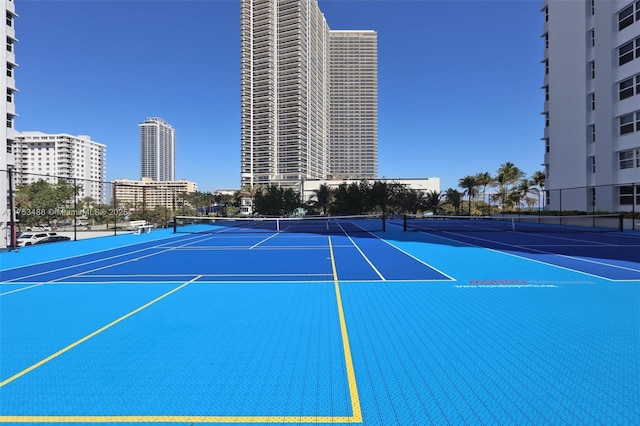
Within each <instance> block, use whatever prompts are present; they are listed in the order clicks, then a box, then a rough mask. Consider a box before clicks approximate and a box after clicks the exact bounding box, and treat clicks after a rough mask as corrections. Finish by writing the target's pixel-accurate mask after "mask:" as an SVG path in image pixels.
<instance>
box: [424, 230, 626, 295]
mask: <svg viewBox="0 0 640 426" xmlns="http://www.w3.org/2000/svg"><path fill="white" fill-rule="evenodd" d="M418 232H420V233H422V234H425V235H430V236H435V237H439V238H442V239H445V240H450V241H455V242H456V243H459V244H466V245H468V246H471V247H476V248H481V249H484V250H489V251H492V252H494V253H500V254H503V255H506V256H512V257H516V258H518V259H523V260H527V261H529V262H535V263H539V264H542V265H547V266H551V267H553V268H558V269H563V270H565V271H571V272H575V273H578V274H582V275H587V276H590V277H593V278H598V279H601V280H605V281H609V282H634V281H638V280H629V279H623V280H616V279H613V278H608V277H603V276H601V275H596V274H592V273H590V272H585V271H580V270H578V269H573V268H569V267H566V266H561V265H554V264H553V263H549V262H544V261H542V260H538V259H532V258H529V257H526V256H521V255H518V254H514V253H508V252H506V251H504V250H500V249H493V248H489V247H483V246H480V245H477V244H472V243H469V242H466V241H460V240H456V239H454V238H447V237H444V236H441V235H437V234H434V233H431V232H426V231H418ZM441 233H443V234H444V233H446V234H452V235H459V236H462V237H465V238H471V239H475V240H481V241H482V240H483V241H490V242H492V243H495V244H501V245H504V246H509V247H514V248H518V249H526V248H527V247H526V246H517V245H514V244H508V243H501V242H499V241H493V240H486V239H484V238H479V237H473V236H468V235H465V234H460V233H457V232H449V231H442V232H441ZM529 250H532V251H536V252H538V253H540V254H552V255H555V256H559V257H567V258H569V259H573V260H578V261H585V260H584V259H580V258H578V257H571V256H568V255H561V254H558V253H552V252H545V251H543V250H537V249H529ZM587 263H588V262H587ZM602 265H605V266H610V267H612V268H619V269H627V268H624V267H622V268H621V267H617V266H614V265H610V264H606V263H603V264H602ZM630 270H631V271H635V270H634V269H630Z"/></svg>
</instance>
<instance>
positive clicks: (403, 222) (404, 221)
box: [402, 213, 407, 232]
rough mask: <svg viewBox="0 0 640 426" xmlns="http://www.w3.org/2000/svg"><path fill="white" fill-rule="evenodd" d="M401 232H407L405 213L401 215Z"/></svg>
mask: <svg viewBox="0 0 640 426" xmlns="http://www.w3.org/2000/svg"><path fill="white" fill-rule="evenodd" d="M402 230H403V231H404V232H407V214H406V213H404V214H403V215H402Z"/></svg>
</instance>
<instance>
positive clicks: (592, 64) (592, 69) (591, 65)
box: [589, 61, 596, 80]
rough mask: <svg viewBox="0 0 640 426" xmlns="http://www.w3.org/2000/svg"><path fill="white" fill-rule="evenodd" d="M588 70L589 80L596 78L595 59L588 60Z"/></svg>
mask: <svg viewBox="0 0 640 426" xmlns="http://www.w3.org/2000/svg"><path fill="white" fill-rule="evenodd" d="M589 71H590V72H591V80H593V79H594V78H596V61H591V62H589Z"/></svg>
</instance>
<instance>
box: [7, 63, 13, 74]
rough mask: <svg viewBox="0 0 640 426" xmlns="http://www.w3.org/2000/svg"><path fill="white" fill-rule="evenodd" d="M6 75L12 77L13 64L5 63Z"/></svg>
mask: <svg viewBox="0 0 640 426" xmlns="http://www.w3.org/2000/svg"><path fill="white" fill-rule="evenodd" d="M7 77H13V65H11V64H9V63H7Z"/></svg>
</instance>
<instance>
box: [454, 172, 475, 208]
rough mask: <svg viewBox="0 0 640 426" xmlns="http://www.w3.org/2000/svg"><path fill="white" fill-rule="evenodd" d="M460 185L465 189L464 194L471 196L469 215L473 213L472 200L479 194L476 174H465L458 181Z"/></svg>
mask: <svg viewBox="0 0 640 426" xmlns="http://www.w3.org/2000/svg"><path fill="white" fill-rule="evenodd" d="M458 186H459V187H460V188H462V189H464V194H465V195H466V196H468V197H469V215H471V201H472V200H473V198H474V197H475V196H476V195H477V194H478V181H477V179H476V177H475V176H471V175H469V176H465V177H463V178H462V179H460V180H459V181H458Z"/></svg>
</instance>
